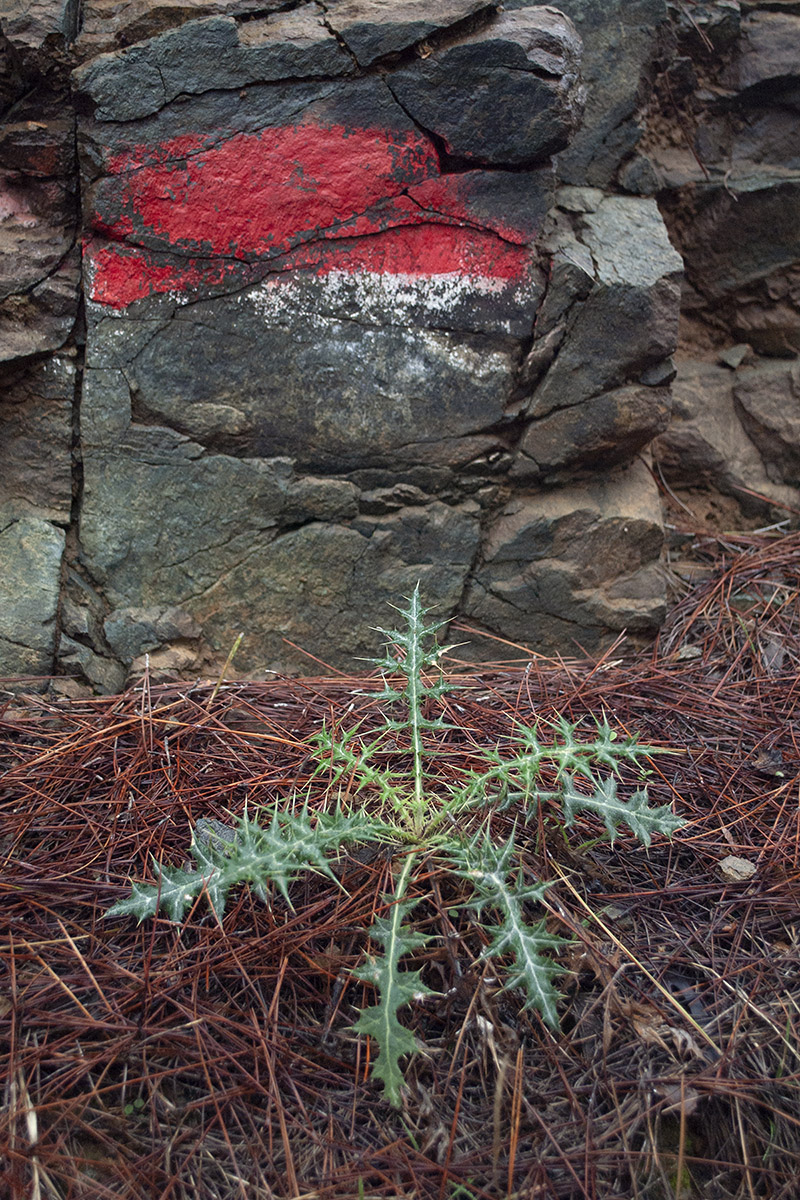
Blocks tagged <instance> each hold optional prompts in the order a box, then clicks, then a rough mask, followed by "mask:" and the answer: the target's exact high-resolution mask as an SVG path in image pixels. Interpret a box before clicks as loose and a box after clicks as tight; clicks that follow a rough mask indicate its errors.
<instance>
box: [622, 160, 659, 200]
mask: <svg viewBox="0 0 800 1200" xmlns="http://www.w3.org/2000/svg"><path fill="white" fill-rule="evenodd" d="M619 184H620V187H621V188H623V189H624V190H625V191H626V192H632V193H633V194H634V195H636V196H655V194H656V192H657V191H658V190H659V187H660V183H659V178H658V174H657V173H656V169H655V167H654V166H653V164H652V162H651V161H650V159H649V158H647V157H646V155H644V154H633V155H632V156H631V158H630V159H629V160H628V162H627V163H625V165H624V166H623V167H622V168H621V169H620V172H619Z"/></svg>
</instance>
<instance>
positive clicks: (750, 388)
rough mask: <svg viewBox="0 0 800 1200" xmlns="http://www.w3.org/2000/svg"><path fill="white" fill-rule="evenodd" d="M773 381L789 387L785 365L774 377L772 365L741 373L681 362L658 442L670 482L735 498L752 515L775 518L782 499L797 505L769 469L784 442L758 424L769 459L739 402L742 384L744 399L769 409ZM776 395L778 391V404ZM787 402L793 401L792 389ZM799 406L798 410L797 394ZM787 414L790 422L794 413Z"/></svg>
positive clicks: (660, 464) (658, 458)
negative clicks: (665, 427) (774, 507)
mask: <svg viewBox="0 0 800 1200" xmlns="http://www.w3.org/2000/svg"><path fill="white" fill-rule="evenodd" d="M771 379H772V381H773V387H775V385H777V390H778V392H779V393H780V391H781V387H780V385H781V384H782V383H783V384H789V382H790V375H789V372H788V370H787V368H785V367H784V366H782V365H781V366H778V367H777V369H776V371H775V375H774V377H773V368H772V367H771V366H769V365H767V366H764V365H762V366H761V367H760V368H758V370H755V371H752V372H751V371H748V370H746V369H745V370H739V371H737V372H736V373H734V372H733V371H731V370H730V369H729V368H728V367H721V366H717V365H716V364H714V363H710V362H693V361H686V362H682V363H680V364H679V367H678V374H677V378H676V379H675V382H674V383H673V386H672V392H673V402H674V414H673V419H672V423H671V425H670V427H669V429H668V431H667V432H666V433H664V434H663V435H662V436H661V437H658V438H656V440H655V441H654V442H653V447H652V449H653V457H654V459H655V461H656V463H657V464H658V467H659V470H660V471H661V474H662V476H663V477H664V479H665V480H666V481H667V483H668V484H670V485H671V486H672V487H678V488H703V487H704V488H708V489H712V490H715V491H718V492H722V493H723V494H724V495H729V496H733V497H734V498H735V499H736V500H737V501H738V502H739V504H740V506H741V507H742V509H743V510H744V511H745V512H746V513H748V514H753V515H768V514H769V513H770V511H771V509H770V504H771V503H775V504H776V505H778V507H779V508H780V505H782V504H783V505H786V504H788V505H790V506H794V505H795V504H796V500H797V495H796V493H795V492H793V491H792V489H791V488H790V487H787V486H785V484H783V482H782V480H781V477H780V475H779V474H776V473H775V472H774V471H772V470H770V468H769V467H768V466H767V462H768V461H769V459H768V458H767V456H770V458H771V459H773V460H774V459H775V458H777V459H779V460H780V459H781V458H782V457H783V456H782V451H781V447H780V445H779V444H778V443H776V444H775V445H773V444H772V441H771V437H770V436H769V435H767V431H766V429H765V427H764V425H763V423H762V424H761V425H760V426H756V423H755V421H754V422H753V426H752V428H753V431H754V432H756V430H757V429H758V430H760V443H761V446H762V447H763V448H764V450H765V455H764V457H763V458H762V455H761V454H760V453H759V448H758V445H757V443H756V439H755V438H751V437H750V436H748V432H749V431H748V430H747V426H746V425H745V424H744V421H743V419H742V417H743V416H744V411H745V410H744V408H743V406H742V405H740V404H738V403H737V402H736V400H735V399H734V396H735V393H737V392H738V390H739V387H740V386H741V387H742V390H743V396H744V398H745V402H748V401H749V402H750V403H752V404H753V405H754V407H757V408H762V409H765V408H767V403H766V397H767V395H768V392H767V391H766V385H768V384H769V382H770V380H771ZM775 398H776V397H775V395H774V393H773V402H774V399H775ZM783 399H791V397H790V395H789V393H788V387H787V395H786V396H784V397H783ZM794 406H795V410H797V408H798V403H797V400H796V399H795V401H794ZM774 415H775V414H774V413H773V417H774ZM797 415H800V414H797ZM787 417H788V418H789V420H791V417H790V415H789V413H787ZM762 420H763V419H762ZM756 436H757V437H758V436H759V434H758V433H756ZM759 497H761V499H759ZM776 511H777V510H776ZM780 515H781V516H784V515H785V514H784V513H783V512H781V513H780Z"/></svg>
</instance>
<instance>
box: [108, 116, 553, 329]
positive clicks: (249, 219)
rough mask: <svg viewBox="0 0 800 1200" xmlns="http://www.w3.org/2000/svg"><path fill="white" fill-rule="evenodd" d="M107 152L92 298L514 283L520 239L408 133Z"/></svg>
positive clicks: (264, 134)
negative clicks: (304, 284) (277, 281)
mask: <svg viewBox="0 0 800 1200" xmlns="http://www.w3.org/2000/svg"><path fill="white" fill-rule="evenodd" d="M207 140H208V139H204V138H203V137H202V136H201V135H194V134H191V135H184V136H182V137H177V138H173V139H171V140H169V141H165V142H162V143H160V144H158V145H155V146H142V147H137V148H136V149H135V150H133V151H130V152H128V153H126V154H120V155H117V156H115V157H114V158H113V159H112V160H111V163H110V173H109V174H108V175H107V176H106V177H105V178H104V179H103V180H101V182H100V184H99V185H98V187H97V190H96V194H95V201H94V209H95V211H94V217H93V222H92V224H93V230H94V235H95V236H94V238H93V239H91V240H90V241H89V242H88V243H87V246H86V260H87V266H88V276H89V291H90V296H91V298H92V299H93V300H95V301H97V302H99V303H101V304H107V305H109V306H112V307H114V308H124V307H125V306H127V305H128V304H131V303H133V302H134V301H135V300H140V299H144V298H145V297H147V296H149V295H153V294H156V293H164V292H178V293H181V292H186V293H192V292H194V291H196V290H198V289H201V290H202V289H204V288H207V287H219V286H224V285H225V283H226V281H228V280H230V281H231V284H232V285H236V286H241V285H242V284H243V283H247V282H248V278H252V279H253V281H255V280H256V279H259V278H263V277H264V274H265V270H266V271H268V272H271V271H274V272H278V273H281V274H283V273H285V272H287V271H290V270H298V269H299V270H303V271H305V272H311V273H312V274H314V275H318V276H325V275H327V274H329V273H330V272H332V271H343V272H350V273H377V274H393V275H402V276H405V277H407V278H408V279H410V280H414V279H415V280H420V281H422V280H424V279H425V278H427V277H437V276H458V277H460V278H461V279H462V280H465V279H475V280H476V282H479V281H482V283H483V290H485V289H486V285H487V284H488V283H489V282H490V281H491V282H493V283H494V285H495V286H498V285H499V286H504V285H507V284H511V283H514V282H518V281H521V280H522V279H523V277H524V275H525V273H526V270H527V268H528V265H529V261H530V252H529V249H528V247H527V242H528V241H529V234H528V233H526V232H525V231H519V230H515V229H513V228H505V227H499V226H498V225H495V226H494V228H493V229H489V228H486V226H485V222H484V221H482V220H481V219H480V218H478V217H476V216H475V215H473V214H472V213H471V212H470V187H471V185H470V181H469V179H468V178H466V177H464V176H459V175H442V174H441V173H440V168H439V162H438V158H437V156H436V153H435V151H434V149H433V147H432V145H431V143H430V142H429V141H428V140H427V139H426V138H425V137H424V136H423V135H422V134H420V133H418V132H416V131H408V130H403V131H399V132H398V131H393V130H388V129H380V128H374V129H348V128H345V127H344V126H342V125H325V126H322V125H317V124H310V123H301V124H298V125H295V126H291V127H278V128H270V129H266V130H262V131H261V132H259V133H236V134H234V135H233V136H231V137H229V138H228V139H227V140H225V141H223V142H221V143H218V144H211V145H208V144H206V143H207Z"/></svg>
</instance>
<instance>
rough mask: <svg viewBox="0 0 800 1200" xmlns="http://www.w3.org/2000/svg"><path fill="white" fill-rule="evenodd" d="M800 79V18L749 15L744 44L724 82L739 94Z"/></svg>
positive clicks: (744, 26) (778, 14)
mask: <svg viewBox="0 0 800 1200" xmlns="http://www.w3.org/2000/svg"><path fill="white" fill-rule="evenodd" d="M798 77H800V16H793V15H792V14H790V13H781V12H752V13H748V15H747V16H746V17H745V19H744V20H743V21H742V25H741V41H740V42H739V43H738V44H737V46H736V50H735V53H734V55H733V57H732V60H731V63H730V65H729V66H728V67H727V68H726V69H724V70H723V71H722V72H721V77H720V78H721V82H722V83H723V84H724V85H725V86H727V87H730V88H733V89H735V90H736V91H738V92H745V91H747V90H748V89H750V88H762V87H764V86H765V85H771V86H773V87H774V85H775V84H776V83H777V84H780V83H781V82H783V81H786V80H791V79H794V80H795V82H797V80H798Z"/></svg>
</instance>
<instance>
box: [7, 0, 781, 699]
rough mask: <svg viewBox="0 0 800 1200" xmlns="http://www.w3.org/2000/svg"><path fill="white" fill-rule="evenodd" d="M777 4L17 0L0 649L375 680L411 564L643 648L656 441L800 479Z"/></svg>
mask: <svg viewBox="0 0 800 1200" xmlns="http://www.w3.org/2000/svg"><path fill="white" fill-rule="evenodd" d="M741 7H742V8H745V7H747V6H744V5H743V6H741ZM750 7H751V8H752V11H750V8H748V9H747V11H746V12H745V13H744V15H743V14H742V12H741V11H740V5H739V4H738V3H734V2H733V0H719V3H717V4H708V5H700V4H689V3H685V4H674V5H672V6H669V5H667V4H666V3H664V2H663V0H636V2H631V0H603V2H602V3H601V0H564V3H562V4H561V5H560V6H559V9H555V8H553V7H542V6H538V5H533V4H529V3H525V2H524V0H507V2H506V3H505V4H504V5H503V6H500V5H497V4H492V3H483V2H481V0H442V3H439V4H437V5H435V6H433V5H430V4H423V3H420V2H419V0H339V2H334V0H326V2H323V0H318V2H314V3H298V4H295V5H289V6H287V5H286V4H284V3H280V4H279V3H269V2H263V0H262V2H256V0H253V2H250V0H242V2H241V3H240V2H234V3H226V2H224V0H220V2H218V3H214V2H207V0H194V2H187V0H181V2H180V3H174V4H173V3H170V2H161V3H158V4H155V3H154V2H153V0H134V2H133V3H130V4H126V5H124V6H120V5H118V4H116V3H111V0H86V2H85V3H84V4H83V5H82V6H81V8H80V14H78V11H77V6H73V5H71V4H68V3H67V4H64V3H58V2H57V0H40V2H39V3H37V4H34V5H31V4H29V3H26V4H19V3H16V2H14V0H4V2H3V3H0V28H2V33H3V37H4V45H3V49H4V59H3V63H4V66H3V71H2V75H1V76H0V99H2V103H3V108H4V118H3V123H2V126H0V176H1V177H2V186H3V194H2V197H0V204H2V205H3V220H2V222H0V263H2V270H3V295H2V298H0V362H2V370H3V373H4V383H5V388H4V391H3V399H2V401H0V403H1V404H2V411H0V420H1V421H2V426H3V430H4V434H5V437H4V441H3V445H2V448H1V449H0V455H2V460H3V470H2V472H0V518H2V519H1V520H0V545H2V551H1V553H2V556H3V564H4V570H3V573H2V579H1V580H0V590H1V591H2V592H3V600H4V603H3V604H0V671H2V672H3V673H5V674H48V673H50V672H52V671H53V670H54V669H56V670H58V671H59V672H61V673H65V674H71V675H78V676H80V677H81V678H83V679H85V680H88V681H89V682H90V683H91V684H92V685H93V686H94V687H97V688H100V689H105V690H113V689H115V688H118V687H120V686H121V685H122V683H123V682H124V680H125V678H126V675H127V673H128V672H129V670H130V669H131V667H133V668H134V669H135V668H136V667H137V665H138V664H140V663H141V661H142V656H143V655H145V654H149V655H150V657H151V661H152V662H153V663H154V664H155V665H159V664H160V665H163V666H165V667H170V668H172V669H176V670H183V671H185V672H188V673H191V672H192V671H197V670H200V669H201V668H203V667H204V666H207V665H208V663H209V662H210V661H211V659H213V658H215V657H219V656H222V657H224V656H225V654H226V653H227V650H228V649H229V647H230V645H231V643H232V641H233V639H234V637H235V636H236V634H237V632H238V631H239V630H244V631H245V635H246V636H245V642H244V646H243V648H242V650H241V652H240V655H239V657H238V658H237V665H238V666H239V667H240V669H244V670H248V671H260V670H279V671H283V670H308V669H315V664H314V662H313V659H309V658H308V657H307V655H308V654H310V655H316V656H318V657H319V658H321V659H323V660H325V661H327V662H332V663H333V664H334V665H349V664H350V662H351V661H352V656H354V655H359V654H363V653H365V652H366V651H367V640H368V632H367V630H368V627H369V626H370V625H372V624H374V623H375V622H376V621H380V620H382V619H383V613H384V611H385V604H386V601H387V600H389V601H392V600H394V599H396V598H397V597H398V596H401V595H403V594H406V593H408V592H409V591H410V589H412V588H413V586H414V584H415V583H416V582H417V580H421V581H422V587H423V591H424V594H425V597H426V600H427V601H428V602H437V603H438V604H439V605H440V606H441V611H442V612H443V614H445V615H451V614H452V615H456V614H458V615H460V616H462V617H464V618H466V619H467V620H468V622H469V623H470V625H471V626H473V627H475V628H476V629H477V630H479V631H480V630H483V631H485V632H486V633H487V634H492V635H497V636H500V637H501V638H505V639H507V640H511V641H513V642H518V643H522V644H524V645H526V646H530V647H532V648H534V649H537V650H540V651H545V652H547V651H553V650H560V651H566V652H571V651H573V650H574V649H575V646H576V644H577V645H580V646H583V647H584V648H586V649H597V648H598V647H600V646H602V645H603V644H605V643H606V642H607V641H609V640H610V639H612V638H613V637H614V636H615V635H616V633H617V632H619V631H620V630H623V629H627V630H628V631H630V633H631V634H632V635H634V636H648V635H651V634H652V633H653V632H654V631H655V629H656V628H657V626H658V623H659V620H660V619H661V616H662V614H663V611H664V592H665V584H664V576H663V572H662V570H661V568H660V566H659V556H660V552H661V547H662V543H663V537H664V528H663V517H662V512H661V505H660V501H659V493H658V488H657V485H656V482H655V479H654V474H653V471H652V469H651V465H650V462H649V459H648V457H647V455H648V453H649V451H648V450H647V448H648V447H649V446H650V445H651V444H654V445H655V447H656V450H657V457H658V463H659V469H660V470H661V472H662V474H663V476H664V477H665V478H666V479H668V480H671V481H672V484H673V485H674V486H676V487H677V486H679V485H680V484H684V485H685V484H686V483H687V482H688V484H690V485H695V484H697V483H698V482H703V483H705V484H706V485H707V486H713V487H716V488H718V489H721V490H727V491H731V489H733V490H736V489H737V488H738V489H739V491H738V492H737V494H742V495H745V496H747V497H748V500H747V502H748V504H750V506H751V507H752V506H755V508H756V509H758V510H759V511H762V510H763V511H764V512H765V513H767V514H769V513H770V512H771V511H772V509H771V508H770V505H773V506H774V505H775V504H776V503H778V504H780V503H784V504H787V503H791V502H792V499H794V501H795V503H796V501H797V485H798V483H800V479H798V478H797V475H798V469H797V462H798V458H799V457H800V452H799V451H798V441H799V439H800V435H799V434H798V425H800V420H798V417H797V415H796V414H795V415H793V409H792V405H794V406H795V408H796V406H797V404H798V383H797V380H796V378H795V376H796V370H795V368H794V366H793V365H792V363H791V362H790V361H789V356H793V355H795V353H796V351H797V349H798V346H800V340H798V337H797V330H796V328H795V325H796V324H797V305H796V299H797V298H796V296H794V292H793V290H792V289H793V288H794V284H795V283H796V280H795V281H794V282H793V278H794V276H793V272H794V274H795V275H796V274H797V272H798V258H800V253H799V252H798V244H797V229H798V228H800V220H798V216H799V215H800V214H798V201H797V194H796V193H797V187H796V183H797V179H796V177H797V176H798V168H799V167H800V164H798V162H796V161H795V158H796V155H795V158H793V157H792V154H793V153H794V151H792V149H791V141H792V138H791V128H790V126H791V121H790V119H789V118H788V117H787V114H790V113H791V112H792V111H794V110H793V109H792V105H795V108H796V104H795V101H796V96H795V94H794V93H795V92H796V90H797V66H796V64H797V61H799V60H800V55H795V58H794V66H793V65H792V63H791V61H790V58H791V55H790V54H789V50H788V47H789V45H791V44H793V45H794V47H795V49H796V50H797V49H800V14H798V13H795V12H794V10H793V7H792V5H785V4H784V5H775V4H771V5H765V6H750ZM432 9H435V15H431V10H432ZM762 10H763V11H762ZM778 10H780V11H778ZM792 38H794V42H793V43H792V41H791V39H792ZM793 89H794V90H793ZM743 114H744V115H743ZM795 128H796V127H795ZM737 138H738V139H739V140H738V141H737V140H736V139H737ZM692 139H694V144H692ZM702 139H705V141H704V142H703V141H702ZM748 139H749V140H748ZM700 142H702V145H701V144H699V143H700ZM745 144H746V145H745ZM795 149H796V148H795ZM714 155H716V158H715V157H714ZM748 155H749V157H747V156H748ZM733 159H735V161H736V171H735V172H733V173H732V169H731V167H730V162H731V161H732V160H733ZM748 164H749V165H748ZM737 172H738V173H737ZM665 218H666V224H665ZM762 222H766V224H767V226H769V228H770V231H771V235H772V236H762V235H761V234H759V236H758V238H755V239H754V238H753V237H751V236H750V233H751V232H752V229H751V226H752V225H753V224H755V225H756V226H759V225H760V223H762ZM667 227H669V230H670V233H671V235H672V243H671V242H670V239H669V237H668V233H667ZM676 246H677V247H679V248H680V250H681V251H682V252H683V254H684V257H685V260H686V277H687V280H688V282H687V283H684V285H683V294H684V312H685V313H686V314H688V317H687V318H686V319H687V325H686V328H687V330H688V333H687V335H686V336H687V338H688V337H689V334H691V333H692V331H694V338H693V340H692V341H691V346H692V348H693V351H694V352H695V354H696V348H697V346H698V345H702V347H703V350H702V359H701V358H697V357H695V359H694V360H692V359H688V360H687V361H686V362H684V363H682V364H681V365H680V367H679V369H678V379H677V381H676V384H675V385H674V389H673V387H671V384H672V380H673V378H674V377H675V373H676V367H675V366H674V365H673V358H672V356H673V353H674V351H675V348H676V345H677V342H678V337H679V309H680V304H681V290H682V277H683V265H684V264H683V261H682V258H681V255H680V254H679V253H678V251H677V250H676V248H675V247H676ZM795 290H796V288H795ZM698 329H701V330H702V331H703V335H702V337H701V338H699V339H698V336H697V330H698ZM731 340H737V341H741V342H744V341H745V340H746V341H747V342H748V343H749V345H750V347H751V349H750V350H749V351H747V352H743V353H742V356H741V359H740V362H743V363H745V364H746V365H745V366H744V367H743V369H742V370H740V371H739V370H735V366H736V363H735V362H734V365H733V366H731V365H730V364H728V365H724V364H720V363H719V362H717V361H716V357H717V355H718V353H719V352H721V351H725V350H726V348H727V349H730V343H731ZM688 344H689V342H688V341H687V345H688ZM745 353H746V354H747V355H748V357H745ZM776 354H777V355H782V356H784V357H783V358H782V359H780V360H770V361H762V358H761V356H763V355H772V356H774V355H776ZM735 358H736V354H734V359H735ZM673 390H674V392H675V395H676V397H677V400H678V403H677V409H676V416H675V418H674V419H673V420H671V414H672V410H673ZM787 398H788V401H787ZM654 439H656V441H655V443H654V442H653V440H654ZM737 439H738V440H737ZM734 443H735V444H734ZM743 488H744V491H743V490H742V489H743ZM754 492H755V493H757V494H758V496H760V497H761V498H760V499H758V498H754V497H753V495H752V493H754ZM759 506H760V508H759ZM298 646H299V647H302V650H303V651H305V652H307V653H306V654H304V653H302V651H301V650H298V649H297V647H298ZM474 652H475V653H477V654H481V653H487V654H490V655H491V656H493V657H496V654H497V651H496V643H493V642H491V641H490V640H488V639H487V640H485V641H484V642H483V643H482V642H481V639H480V637H479V636H477V638H476V641H475V647H474Z"/></svg>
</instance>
